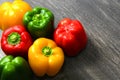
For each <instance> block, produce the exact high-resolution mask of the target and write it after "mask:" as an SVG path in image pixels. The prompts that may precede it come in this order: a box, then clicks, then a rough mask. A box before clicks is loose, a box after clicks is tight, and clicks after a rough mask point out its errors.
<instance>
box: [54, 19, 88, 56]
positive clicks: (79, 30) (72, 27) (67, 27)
mask: <svg viewBox="0 0 120 80" xmlns="http://www.w3.org/2000/svg"><path fill="white" fill-rule="evenodd" d="M54 40H55V42H56V44H57V45H58V46H60V47H61V48H63V50H64V52H65V54H66V55H68V56H76V55H77V54H78V53H79V52H80V51H81V50H83V49H84V48H85V46H86V44H87V36H86V33H85V30H84V28H83V26H82V24H81V23H80V21H78V20H72V19H70V18H64V19H62V20H60V22H59V23H58V25H57V28H56V29H55V32H54Z"/></svg>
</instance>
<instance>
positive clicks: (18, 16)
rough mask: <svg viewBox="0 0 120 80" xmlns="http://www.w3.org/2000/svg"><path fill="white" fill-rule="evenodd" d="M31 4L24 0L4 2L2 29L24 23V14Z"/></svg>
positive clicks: (0, 18) (0, 11) (0, 9)
mask: <svg viewBox="0 0 120 80" xmlns="http://www.w3.org/2000/svg"><path fill="white" fill-rule="evenodd" d="M31 9H32V8H31V6H30V5H29V4H28V3H27V2H25V1H23V0H14V1H13V2H4V3H2V4H1V5H0V29H2V30H5V29H7V28H9V27H11V26H14V25H18V24H19V25H23V22H22V19H23V16H24V14H25V13H26V12H27V11H29V10H31Z"/></svg>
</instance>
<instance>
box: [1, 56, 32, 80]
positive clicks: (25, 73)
mask: <svg viewBox="0 0 120 80" xmlns="http://www.w3.org/2000/svg"><path fill="white" fill-rule="evenodd" d="M0 80H32V71H31V69H30V67H29V65H28V63H27V61H26V60H25V59H24V58H22V57H15V58H14V57H13V56H11V55H8V56H5V57H3V58H2V59H1V60H0Z"/></svg>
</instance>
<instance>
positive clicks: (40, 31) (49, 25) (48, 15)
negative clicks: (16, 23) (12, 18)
mask: <svg viewBox="0 0 120 80" xmlns="http://www.w3.org/2000/svg"><path fill="white" fill-rule="evenodd" d="M53 22H54V15H53V13H52V12H51V11H50V10H48V9H46V8H42V7H35V8H33V9H32V10H31V11H28V12H26V13H25V15H24V17H23V23H24V25H25V27H26V28H27V30H28V31H29V32H30V34H31V35H32V37H33V38H34V39H37V38H39V37H47V38H51V36H52V33H53V31H54V26H53Z"/></svg>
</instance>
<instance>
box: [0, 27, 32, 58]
mask: <svg viewBox="0 0 120 80" xmlns="http://www.w3.org/2000/svg"><path fill="white" fill-rule="evenodd" d="M32 43H33V41H32V38H31V36H30V34H29V33H28V32H27V31H26V29H25V28H24V26H21V25H15V26H13V27H10V28H8V29H6V30H5V31H3V33H2V37H1V48H2V50H3V51H4V52H5V54H7V55H13V56H22V57H27V54H28V49H29V47H30V46H31V45H32Z"/></svg>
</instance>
